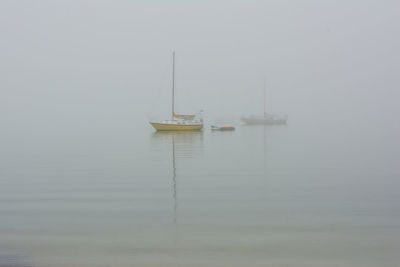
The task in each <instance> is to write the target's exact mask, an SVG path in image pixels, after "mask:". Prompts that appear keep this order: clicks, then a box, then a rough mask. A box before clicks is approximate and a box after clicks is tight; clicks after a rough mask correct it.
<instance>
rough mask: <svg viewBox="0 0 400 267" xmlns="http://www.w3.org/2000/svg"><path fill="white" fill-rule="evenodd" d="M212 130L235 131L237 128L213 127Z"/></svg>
mask: <svg viewBox="0 0 400 267" xmlns="http://www.w3.org/2000/svg"><path fill="white" fill-rule="evenodd" d="M211 130H213V131H234V130H235V127H232V126H214V125H211Z"/></svg>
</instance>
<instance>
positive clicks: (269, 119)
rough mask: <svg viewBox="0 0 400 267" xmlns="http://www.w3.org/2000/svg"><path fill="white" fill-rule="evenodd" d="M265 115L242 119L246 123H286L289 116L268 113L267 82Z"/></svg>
mask: <svg viewBox="0 0 400 267" xmlns="http://www.w3.org/2000/svg"><path fill="white" fill-rule="evenodd" d="M263 100H264V116H254V115H252V116H248V117H241V118H240V119H241V120H242V121H243V122H244V123H246V124H286V122H287V116H286V115H284V116H282V115H278V114H271V113H267V112H266V110H265V106H266V105H265V82H264V97H263Z"/></svg>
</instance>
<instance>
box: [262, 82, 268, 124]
mask: <svg viewBox="0 0 400 267" xmlns="http://www.w3.org/2000/svg"><path fill="white" fill-rule="evenodd" d="M266 83H267V82H266V80H265V78H264V97H263V100H264V117H265V87H266Z"/></svg>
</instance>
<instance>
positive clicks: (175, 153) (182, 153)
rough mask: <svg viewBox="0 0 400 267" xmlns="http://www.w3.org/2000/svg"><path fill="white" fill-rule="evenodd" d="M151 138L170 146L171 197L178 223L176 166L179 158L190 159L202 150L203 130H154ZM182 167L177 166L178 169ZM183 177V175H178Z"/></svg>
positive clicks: (175, 219)
mask: <svg viewBox="0 0 400 267" xmlns="http://www.w3.org/2000/svg"><path fill="white" fill-rule="evenodd" d="M152 140H153V141H155V143H157V144H161V145H164V144H165V145H167V144H168V143H169V146H170V147H171V150H172V153H171V154H170V155H171V157H172V198H173V208H174V218H173V222H174V224H177V223H178V189H177V187H178V179H177V178H178V177H177V173H178V174H179V172H178V167H177V163H179V159H181V160H182V161H188V160H189V161H190V160H192V159H193V158H195V157H196V156H198V155H199V154H201V152H202V148H203V132H201V131H193V132H192V131H189V132H155V133H153V134H152ZM182 167H184V164H183V165H182V166H179V168H180V169H182ZM180 178H183V177H180Z"/></svg>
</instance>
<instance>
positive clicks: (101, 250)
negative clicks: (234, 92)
mask: <svg viewBox="0 0 400 267" xmlns="http://www.w3.org/2000/svg"><path fill="white" fill-rule="evenodd" d="M210 121H211V120H208V121H207V118H206V120H205V127H204V129H203V131H198V132H172V133H169V132H164V133H163V132H155V131H154V129H152V127H151V125H150V124H148V122H147V121H146V119H142V120H139V119H138V120H132V121H131V122H130V123H126V124H125V125H128V126H122V124H118V123H115V124H113V125H111V126H110V127H109V128H108V129H107V131H104V132H102V131H97V130H93V131H83V132H82V131H81V130H80V128H79V127H76V128H74V129H69V130H68V131H67V130H65V131H64V130H63V129H61V130H59V131H58V130H56V129H53V128H51V126H48V127H50V128H48V129H43V128H40V127H39V128H40V129H36V128H34V127H32V129H33V130H31V131H29V129H28V127H26V129H27V131H25V132H22V131H16V133H15V134H5V135H3V140H2V141H1V144H2V147H3V148H2V149H1V150H0V266H12V267H22V266H38V267H41V266H43V267H44V266H68V267H69V266H143V267H150V266H152V267H153V266H154V267H172V266H182V267H183V266H194V267H200V266H204V267H208V266H209V267H214V266H215V267H225V266H226V267H228V266H232V267H236V266H237V267H239V266H241V267H242V266H248V267H251V266H254V267H261V266H267V267H316V266H318V267H320V266H321V267H376V266H380V267H385V266H387V267H396V266H400V253H399V252H400V194H399V191H400V180H399V178H400V164H399V159H400V157H399V156H400V153H399V152H400V142H399V136H400V135H399V133H400V131H399V128H398V126H396V125H394V124H390V123H387V124H385V123H369V122H368V120H365V122H366V123H362V124H361V123H358V122H357V121H351V122H349V121H345V122H343V123H341V122H340V119H337V120H335V121H329V120H324V119H321V120H318V121H315V120H313V118H302V117H296V116H295V114H289V120H288V122H287V124H286V125H269V126H268V125H266V126H264V125H251V126H250V125H244V124H243V123H241V122H240V120H239V119H236V120H234V121H229V122H225V123H224V122H220V125H233V126H235V128H236V129H235V131H225V132H220V131H211V129H210ZM88 123H89V122H88ZM32 126H34V125H32ZM89 128H90V127H89ZM8 133H10V131H8Z"/></svg>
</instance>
